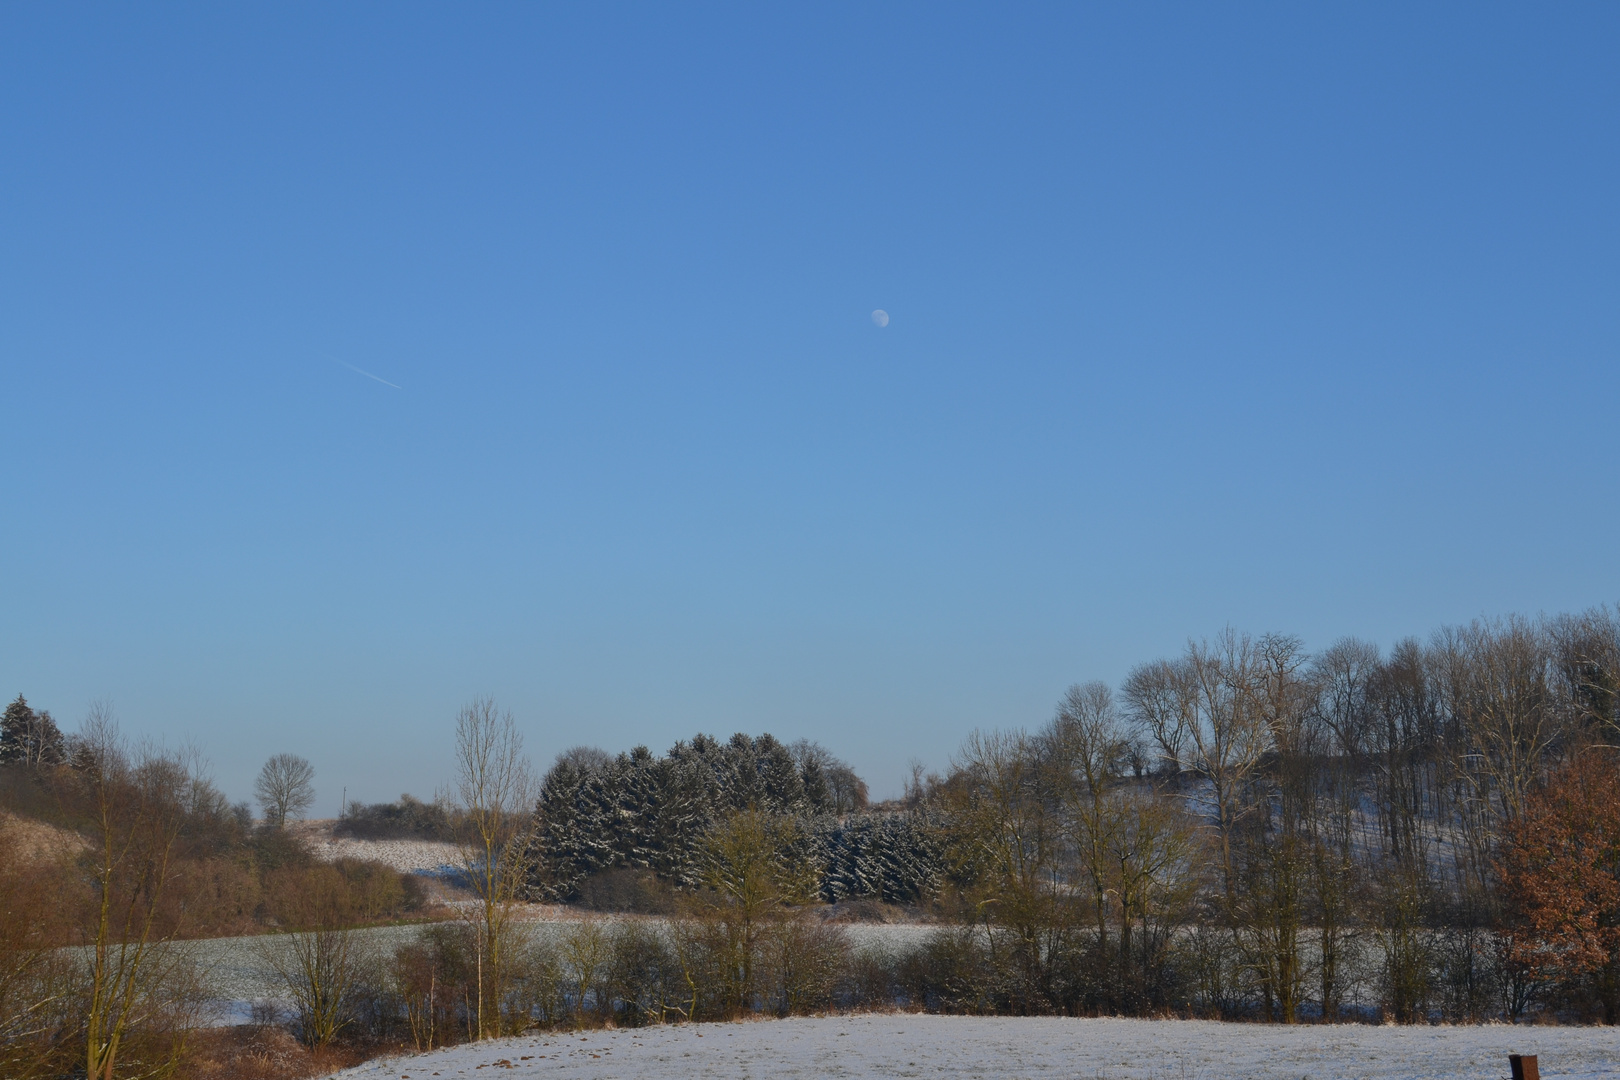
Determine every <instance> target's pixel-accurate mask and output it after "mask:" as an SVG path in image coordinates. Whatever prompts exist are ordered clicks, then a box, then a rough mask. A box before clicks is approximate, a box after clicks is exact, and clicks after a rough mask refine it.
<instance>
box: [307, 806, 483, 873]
mask: <svg viewBox="0 0 1620 1080" xmlns="http://www.w3.org/2000/svg"><path fill="white" fill-rule="evenodd" d="M336 825H337V822H336V821H334V820H332V819H330V818H320V819H317V820H314V821H300V822H298V823H297V824H295V825H292V826H290V828H291V830H292V832H293V835H295V836H297V837H298V838H299V839H300V840H302V841H303V842H304V843H305V844H306V845H307V846H308V847H309V850H310V854H312V855H314V856H315V857H316V858H317V859H320V860H322V861H323V862H336V861H337V860H338V859H363V860H365V861H367V862H379V863H382V864H383V865H385V866H391V867H393V868H394V869H395V870H398V871H399V872H400V873H402V874H427V875H429V876H432V877H439V876H442V875H444V874H447V873H454V871H455V868H456V867H457V866H459V865H460V860H461V854H460V852H459V851H458V849H457V848H456V845H454V844H447V843H444V842H442V841H437V840H356V839H355V838H354V837H352V836H334V835H333V831H334V827H335V826H336Z"/></svg>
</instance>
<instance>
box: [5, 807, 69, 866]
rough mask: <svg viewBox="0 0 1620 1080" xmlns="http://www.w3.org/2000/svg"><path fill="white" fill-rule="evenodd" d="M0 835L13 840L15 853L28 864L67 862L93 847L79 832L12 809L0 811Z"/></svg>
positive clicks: (12, 846) (12, 848) (11, 841)
mask: <svg viewBox="0 0 1620 1080" xmlns="http://www.w3.org/2000/svg"><path fill="white" fill-rule="evenodd" d="M0 834H3V835H4V836H5V838H6V839H7V840H9V841H10V843H11V851H12V853H13V854H14V856H15V857H16V858H17V859H19V860H20V861H23V862H28V863H60V862H66V861H67V860H69V859H71V858H73V857H74V856H75V855H78V854H79V853H80V852H82V851H84V850H85V849H86V848H88V847H89V846H90V842H89V841H88V840H86V839H85V838H84V837H82V836H80V835H79V834H78V833H76V832H71V831H69V830H67V829H64V828H61V827H60V826H57V825H51V824H49V823H48V822H44V821H37V820H35V819H33V818H25V817H19V816H18V815H16V814H13V813H11V812H10V811H9V810H0Z"/></svg>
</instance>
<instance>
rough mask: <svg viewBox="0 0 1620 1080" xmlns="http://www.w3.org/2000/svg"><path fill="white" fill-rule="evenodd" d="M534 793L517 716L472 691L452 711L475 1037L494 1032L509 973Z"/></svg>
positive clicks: (492, 700)
mask: <svg viewBox="0 0 1620 1080" xmlns="http://www.w3.org/2000/svg"><path fill="white" fill-rule="evenodd" d="M534 795H535V790H534V781H533V774H532V772H531V771H530V768H529V761H528V758H526V757H525V756H524V753H523V736H522V734H521V733H520V732H519V731H518V727H517V721H516V720H514V719H513V718H512V714H511V713H509V712H504V711H502V710H501V709H500V708H499V707H498V706H497V705H496V704H495V701H494V699H493V698H489V697H479V698H475V699H473V701H472V702H470V703H469V704H468V705H467V706H466V707H465V708H463V709H462V710H461V712H460V713H459V714H458V715H457V716H456V797H457V801H458V802H459V804H460V813H459V814H458V815H457V817H458V822H457V828H456V838H457V843H458V845H459V847H460V849H461V863H462V870H463V871H464V872H465V873H466V875H467V881H468V884H469V885H470V886H471V887H472V891H473V894H474V895H475V896H476V897H477V898H478V909H477V912H476V919H477V927H476V929H477V931H478V949H479V955H478V963H479V968H480V981H479V988H478V1000H477V1002H476V1006H475V1007H476V1012H477V1017H476V1020H477V1027H478V1037H479V1038H480V1039H482V1038H485V1037H487V1036H490V1035H498V1034H500V1033H501V1018H500V1014H499V1003H500V1001H501V1000H502V997H503V993H502V992H503V990H504V988H505V985H506V980H507V974H508V972H507V968H508V966H509V959H510V957H509V955H508V953H509V951H510V950H509V948H508V946H509V945H510V944H511V938H512V933H513V929H512V913H513V910H514V909H515V908H516V906H517V903H518V897H519V895H520V890H521V889H522V887H523V882H524V878H525V871H526V862H527V860H526V858H525V854H524V853H525V850H526V848H527V844H526V841H527V839H528V833H529V823H530V821H529V814H530V811H531V810H532V809H533V803H534ZM486 999H487V1002H488V1005H489V1008H487V1009H486Z"/></svg>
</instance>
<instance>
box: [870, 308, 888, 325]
mask: <svg viewBox="0 0 1620 1080" xmlns="http://www.w3.org/2000/svg"><path fill="white" fill-rule="evenodd" d="M872 321H873V322H875V323H877V324H878V325H879V326H888V325H889V313H888V312H887V311H884V310H883V309H882V308H878V309H877V310H876V311H874V312H872Z"/></svg>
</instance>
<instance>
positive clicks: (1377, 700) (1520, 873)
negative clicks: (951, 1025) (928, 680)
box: [928, 610, 1620, 1023]
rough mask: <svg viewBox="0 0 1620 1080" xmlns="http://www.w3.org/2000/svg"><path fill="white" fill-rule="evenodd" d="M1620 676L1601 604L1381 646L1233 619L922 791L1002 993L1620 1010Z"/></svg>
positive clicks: (1340, 1005)
mask: <svg viewBox="0 0 1620 1080" xmlns="http://www.w3.org/2000/svg"><path fill="white" fill-rule="evenodd" d="M1617 688H1620V626H1617V623H1616V620H1615V619H1614V617H1613V616H1612V614H1611V613H1609V612H1608V611H1606V610H1600V611H1596V612H1590V613H1587V614H1585V615H1581V616H1574V617H1560V618H1554V619H1545V620H1540V621H1530V620H1522V619H1508V620H1503V621H1500V622H1480V623H1475V624H1473V625H1471V626H1468V627H1462V628H1453V629H1447V630H1444V631H1441V632H1440V633H1438V634H1436V635H1434V636H1433V638H1431V639H1430V641H1428V642H1427V643H1420V642H1417V641H1406V642H1402V643H1400V644H1399V645H1397V646H1396V647H1395V648H1394V649H1393V650H1392V651H1391V652H1390V653H1389V654H1388V655H1387V656H1385V655H1381V654H1380V652H1379V651H1378V650H1377V649H1376V648H1374V647H1373V646H1371V645H1369V644H1367V643H1365V642H1359V641H1354V640H1345V641H1341V642H1339V643H1337V644H1335V645H1333V646H1332V647H1330V648H1329V649H1327V650H1325V651H1323V652H1321V653H1319V654H1316V655H1310V654H1308V653H1306V651H1305V650H1304V649H1303V647H1302V646H1301V643H1300V642H1299V640H1298V639H1297V638H1293V637H1287V636H1280V635H1268V636H1265V637H1260V638H1251V637H1248V636H1246V635H1242V634H1239V633H1236V632H1230V631H1229V632H1227V633H1224V634H1222V635H1220V636H1219V637H1217V638H1216V639H1214V640H1213V641H1209V642H1196V643H1193V644H1191V645H1189V646H1188V648H1187V650H1186V651H1185V652H1184V653H1183V654H1182V655H1181V656H1179V657H1175V658H1173V659H1167V660H1161V661H1156V662H1152V663H1148V664H1144V665H1142V666H1140V667H1138V668H1136V669H1135V670H1134V671H1132V672H1131V673H1130V675H1129V677H1128V678H1127V679H1126V680H1125V682H1124V684H1123V685H1122V687H1121V688H1120V690H1119V691H1118V692H1117V693H1115V692H1113V691H1111V690H1110V689H1109V688H1108V687H1106V686H1104V685H1102V684H1098V683H1093V684H1088V685H1086V686H1081V687H1076V688H1075V689H1073V690H1071V691H1070V692H1069V694H1068V695H1067V696H1066V697H1065V699H1064V700H1063V702H1062V703H1061V704H1060V705H1059V707H1058V709H1057V712H1056V715H1055V717H1054V718H1053V720H1052V721H1051V722H1050V723H1049V724H1048V725H1047V726H1046V727H1045V728H1044V729H1042V730H1040V731H1039V732H1036V733H1033V734H1029V733H1023V732H1011V733H1006V732H1004V733H997V734H991V735H976V736H975V737H973V738H972V739H970V740H969V741H968V743H967V744H966V746H964V748H963V750H962V751H961V753H960V754H959V756H958V758H957V760H956V762H955V764H954V767H953V768H952V770H951V772H950V774H949V775H948V776H946V777H944V778H942V779H937V780H936V781H935V783H934V785H933V786H932V789H931V790H930V792H929V793H928V801H929V803H930V804H931V805H932V806H933V807H934V808H935V810H936V812H937V814H938V815H939V817H940V820H941V821H942V829H943V831H944V834H945V836H946V838H947V846H948V851H949V853H950V860H951V870H950V883H951V885H952V887H953V888H954V889H955V890H956V899H957V902H958V903H959V904H960V905H961V906H960V908H959V910H960V911H962V912H964V913H965V912H969V911H971V912H972V913H973V917H974V918H975V919H976V920H977V921H978V923H979V925H981V926H982V928H983V929H984V932H985V933H986V934H987V935H989V937H990V938H991V939H993V940H994V939H1000V940H1001V941H1002V942H1004V944H1005V948H1006V951H1007V955H1008V958H1009V963H1010V965H1011V966H1012V968H1013V970H1015V971H1016V973H1017V975H1018V978H1017V980H1016V983H1015V985H1016V994H1015V995H1014V997H1013V999H1011V1000H1010V1001H1009V1003H1008V1007H1010V1008H1013V1009H1015V1010H1019V1011H1042V1010H1049V1009H1051V1010H1065V1011H1095V1010H1105V1011H1114V1010H1122V1011H1131V1012H1139V1011H1154V1010H1158V1009H1185V1008H1188V1007H1189V1006H1190V1007H1193V1008H1196V1009H1197V1010H1198V1011H1200V1012H1204V1013H1208V1014H1213V1015H1223V1016H1248V1015H1252V1016H1260V1017H1264V1018H1267V1019H1272V1020H1277V1021H1281V1022H1285V1023H1287V1022H1293V1021H1295V1020H1298V1019H1301V1018H1303V1017H1307V1016H1311V1017H1325V1018H1337V1017H1340V1016H1344V1015H1347V1014H1360V1013H1365V1011H1366V1010H1367V1009H1368V1008H1376V1009H1379V1010H1381V1011H1383V1012H1385V1013H1387V1014H1388V1015H1391V1016H1392V1017H1394V1018H1396V1019H1399V1020H1402V1021H1412V1020H1418V1019H1424V1018H1428V1017H1430V1016H1435V1015H1445V1016H1449V1017H1454V1018H1458V1019H1464V1018H1468V1019H1474V1018H1483V1017H1491V1016H1505V1017H1509V1018H1517V1017H1519V1016H1522V1015H1524V1013H1525V1012H1526V1010H1527V1009H1529V1008H1531V1007H1535V1006H1541V1007H1545V1008H1549V1009H1554V1010H1563V1011H1565V1012H1567V1013H1568V1014H1570V1015H1596V1016H1599V1017H1601V1018H1602V1019H1604V1020H1605V1021H1606V1022H1609V1023H1613V1022H1615V1021H1616V1020H1617V1019H1620V1000H1617V998H1616V989H1617V983H1620V979H1617V975H1620V803H1616V802H1615V801H1614V800H1612V799H1609V801H1607V802H1605V799H1606V798H1608V796H1609V794H1610V793H1612V792H1613V791H1614V790H1615V788H1614V783H1615V769H1616V763H1615V757H1614V750H1613V747H1614V745H1615V744H1616V743H1617V742H1620V738H1617V735H1620V715H1617V712H1616V706H1617V694H1616V691H1617ZM1369 955H1371V956H1372V957H1373V958H1374V960H1375V961H1376V962H1375V964H1374V965H1373V968H1374V970H1373V971H1372V972H1371V973H1369V972H1368V971H1367V970H1366V969H1367V963H1366V958H1367V957H1368V956H1369Z"/></svg>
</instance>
